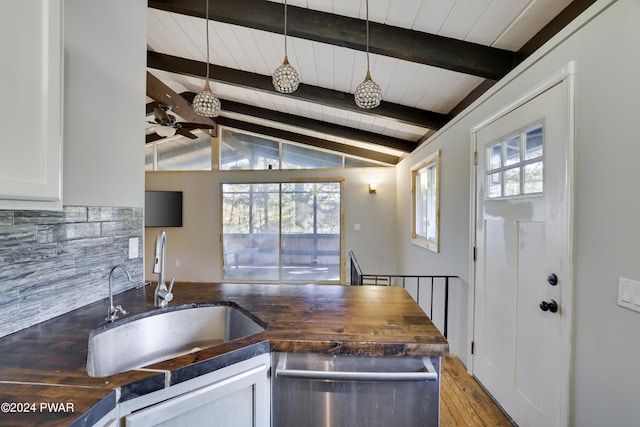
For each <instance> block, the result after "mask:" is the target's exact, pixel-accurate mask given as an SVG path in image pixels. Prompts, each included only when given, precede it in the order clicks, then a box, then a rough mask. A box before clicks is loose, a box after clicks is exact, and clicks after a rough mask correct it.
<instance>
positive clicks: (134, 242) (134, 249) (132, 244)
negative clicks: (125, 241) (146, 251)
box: [129, 237, 138, 259]
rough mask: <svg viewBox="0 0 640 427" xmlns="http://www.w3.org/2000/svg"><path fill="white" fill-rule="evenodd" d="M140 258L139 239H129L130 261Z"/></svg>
mask: <svg viewBox="0 0 640 427" xmlns="http://www.w3.org/2000/svg"><path fill="white" fill-rule="evenodd" d="M132 258H138V238H137V237H132V238H130V239H129V259H132Z"/></svg>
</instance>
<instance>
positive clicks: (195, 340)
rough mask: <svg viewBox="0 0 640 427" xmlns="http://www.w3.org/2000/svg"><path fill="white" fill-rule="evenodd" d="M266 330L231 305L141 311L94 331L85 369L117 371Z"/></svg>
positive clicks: (99, 372)
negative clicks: (141, 312) (138, 313)
mask: <svg viewBox="0 0 640 427" xmlns="http://www.w3.org/2000/svg"><path fill="white" fill-rule="evenodd" d="M262 331H264V328H263V327H262V326H261V325H259V324H258V323H257V322H256V321H254V320H253V319H251V318H250V317H249V316H247V315H246V314H244V313H242V312H241V311H240V310H239V309H238V308H236V307H233V306H230V305H199V306H194V305H186V306H176V307H172V308H170V309H168V310H167V309H164V310H156V311H152V312H149V313H143V314H141V315H138V316H132V317H130V318H124V319H122V320H121V321H119V322H116V323H111V324H107V325H105V326H103V327H101V328H98V329H94V330H93V331H91V333H90V334H89V355H88V357H87V373H88V374H89V375H90V376H92V377H104V376H108V375H114V374H117V373H120V372H124V371H128V370H131V369H135V368H141V367H143V366H147V365H151V364H153V363H157V362H161V361H163V360H167V359H171V358H173V357H177V356H180V355H183V354H188V353H192V352H195V351H198V350H201V349H203V348H207V347H211V346H214V345H217V344H221V343H225V342H229V341H233V340H235V339H238V338H242V337H246V336H249V335H253V334H256V333H258V332H262Z"/></svg>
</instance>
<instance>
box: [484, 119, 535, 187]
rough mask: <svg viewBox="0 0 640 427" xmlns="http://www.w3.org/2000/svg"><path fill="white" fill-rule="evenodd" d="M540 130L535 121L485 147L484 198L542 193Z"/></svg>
mask: <svg viewBox="0 0 640 427" xmlns="http://www.w3.org/2000/svg"><path fill="white" fill-rule="evenodd" d="M542 131H543V126H542V125H541V124H538V125H535V126H533V127H531V128H528V129H525V130H524V131H522V132H519V133H517V134H514V135H511V136H509V137H507V138H505V139H503V140H501V141H498V142H495V143H493V144H490V145H488V146H487V149H486V150H487V155H486V163H487V165H486V170H487V175H486V188H487V192H486V198H487V199H498V198H506V197H515V196H522V195H527V194H536V193H542V191H543V189H544V173H543V172H544V156H543V154H544V153H543V132H542Z"/></svg>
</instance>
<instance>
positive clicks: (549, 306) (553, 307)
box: [540, 299, 558, 313]
mask: <svg viewBox="0 0 640 427" xmlns="http://www.w3.org/2000/svg"><path fill="white" fill-rule="evenodd" d="M540 310H542V311H550V312H552V313H555V312H557V311H558V303H557V302H555V300H552V299H550V300H549V301H542V302H541V303H540Z"/></svg>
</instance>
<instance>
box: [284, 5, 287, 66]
mask: <svg viewBox="0 0 640 427" xmlns="http://www.w3.org/2000/svg"><path fill="white" fill-rule="evenodd" d="M284 57H285V58H286V57H287V0H284Z"/></svg>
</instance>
